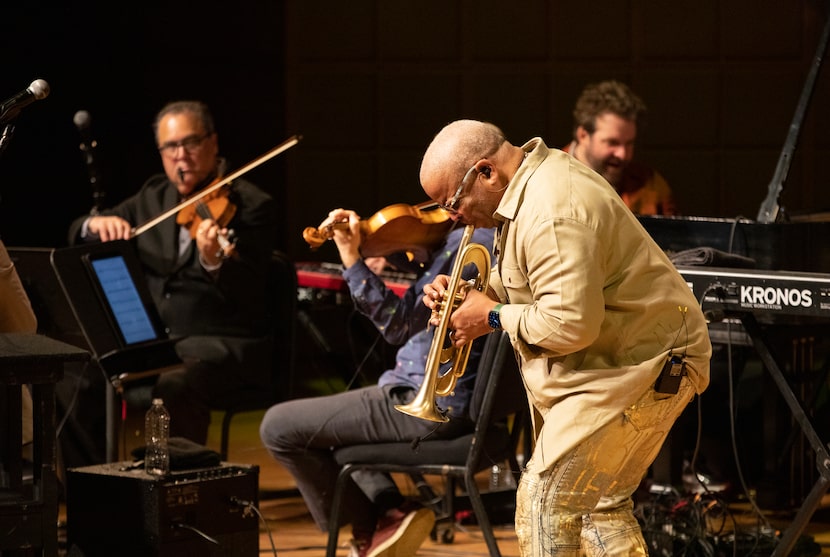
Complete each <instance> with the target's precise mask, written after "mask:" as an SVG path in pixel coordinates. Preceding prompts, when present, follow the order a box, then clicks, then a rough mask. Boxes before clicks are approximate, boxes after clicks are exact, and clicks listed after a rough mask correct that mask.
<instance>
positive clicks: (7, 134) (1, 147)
mask: <svg viewBox="0 0 830 557" xmlns="http://www.w3.org/2000/svg"><path fill="white" fill-rule="evenodd" d="M12 137H14V124H12V123H8V124H6V126H5V127H4V128H3V133H2V134H0V155H2V154H3V151H5V150H6V147H8V145H9V142H10V141H11V140H12Z"/></svg>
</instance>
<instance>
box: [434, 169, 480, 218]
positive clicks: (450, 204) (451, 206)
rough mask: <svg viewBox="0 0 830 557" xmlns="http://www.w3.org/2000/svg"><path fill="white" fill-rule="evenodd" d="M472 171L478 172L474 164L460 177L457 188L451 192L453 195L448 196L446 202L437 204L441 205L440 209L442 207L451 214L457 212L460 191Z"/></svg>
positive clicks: (462, 189)
mask: <svg viewBox="0 0 830 557" xmlns="http://www.w3.org/2000/svg"><path fill="white" fill-rule="evenodd" d="M476 164H478V163H476ZM473 172H478V169H476V165H475V164H474V165H473V166H471V167H470V170H468V171H467V173H466V174H464V177H463V178H461V183H460V184H458V189H457V190H455V193H454V194H453V196H452V197H450V198H449V199H448V200H447V202H446V203H439V204H438V206H439V207H441V208H442V209H444V210H445V211H446V212H448V213H451V214H455V213H457V212H458V210H457V209H456V206H457V205H458V202H459V201H460V200H461V193H462V192H463V191H464V186H465V185H466V184H467V180H469V179H470V176H471V175H472V173H473Z"/></svg>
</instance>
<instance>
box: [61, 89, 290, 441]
mask: <svg viewBox="0 0 830 557" xmlns="http://www.w3.org/2000/svg"><path fill="white" fill-rule="evenodd" d="M153 129H154V133H155V139H156V145H157V146H158V150H159V154H160V155H161V162H162V166H163V167H164V173H163V174H156V175H153V176H151V177H150V178H149V179H148V180H147V181H146V182H145V183H144V185H143V186H142V187H141V189H140V190H139V191H138V193H136V194H135V195H133V196H132V197H129V198H128V199H126V200H124V201H123V202H122V203H120V204H118V205H117V206H115V207H113V208H111V209H108V210H104V211H101V213H100V214H99V215H94V216H85V217H81V218H79V219H77V220H76V221H75V222H74V223H73V224H72V226H71V228H70V233H69V240H70V244H74V243H77V242H79V241H81V240H85V241H97V240H100V241H103V242H107V241H111V240H118V239H130V238H132V237H133V232H132V231H133V230H134V229H135V228H136V227H138V226H141V225H143V224H145V223H148V222H150V221H152V220H153V219H154V218H155V217H158V216H159V215H162V214H163V213H165V212H167V211H169V210H171V209H174V208H175V207H177V206H179V205H181V204H182V201H183V200H184V199H186V198H187V197H188V196H191V195H192V194H194V193H196V192H199V191H200V190H202V189H203V188H205V187H207V186H208V185H210V184H211V183H212V182H214V181H215V180H216V179H217V178H218V177H221V176H222V174H223V172H224V167H225V161H224V159H223V158H222V157H220V156H219V142H218V135H217V132H216V130H215V128H214V120H213V116H212V115H211V113H210V110H209V109H208V107H207V106H206V105H205V104H203V103H202V102H198V101H177V102H173V103H170V104H168V105H166V106H164V107H163V108H162V109H161V110H160V111H159V113H158V114H157V115H156V118H155V121H154V124H153ZM206 199H208V201H207V202H206V203H205V205H206V206H207V209H209V210H214V211H215V210H216V209H217V208H218V209H220V210H221V213H222V215H228V214H231V215H232V218H230V220H229V221H227V222H226V223H223V224H220V223H222V221H223V218H222V216H221V215H216V216H213V215H212V214H211V215H206V214H204V213H203V215H204V216H203V217H201V218H200V217H199V215H198V214H197V213H196V212H195V211H191V212H190V214H191V215H192V216H193V219H192V220H191V221H190V222H182V223H179V222H177V220H181V219H177V218H176V217H175V216H171V217H170V218H168V219H164V220H161V221H160V222H159V223H158V224H157V225H155V226H154V227H152V228H149V229H148V230H146V232H143V233H140V234H138V235H136V236H135V237H134V240H133V246H134V247H135V249H136V252H137V254H138V258H139V260H140V261H141V263H142V266H143V270H144V273H145V275H146V277H147V281H148V283H149V288H150V292H151V294H152V296H153V301H154V302H155V304H156V306H157V308H158V310H159V313H160V316H161V318H162V321H163V322H164V324H165V326H166V328H167V330H168V332H169V334H170V335H171V336H173V337H184V338H183V340H181V341H180V342H178V344H177V347H176V350H177V353H178V355H179V357H180V358H181V359H182V360H183V362H184V363H185V366H184V368H183V369H182V370H180V371H178V370H177V371H171V372H167V373H164V374H162V375H160V376H159V377H158V379H157V381H156V383H155V385H154V387H153V396H154V397H160V398H162V399H163V400H164V404H165V405H166V406H167V408H168V410H169V412H170V416H171V427H170V434H171V435H172V436H180V437H185V438H188V439H190V440H192V441H194V442H196V443H200V444H204V443H205V442H206V441H207V433H208V426H209V423H210V409H211V408H215V407H216V404H217V403H218V402H221V400H222V398H223V396H224V395H225V394H226V393H228V392H230V391H233V390H236V389H238V388H240V387H242V386H263V388H264V387H265V386H266V385H267V384H268V381H269V376H270V371H269V369H270V365H271V355H270V353H271V342H270V337H269V325H268V316H267V315H266V303H265V300H266V279H267V271H268V268H269V265H270V260H271V253H272V250H273V249H274V248H275V239H276V237H277V234H276V226H277V216H276V205H275V202H274V200H273V198H272V197H271V196H270V195H268V194H267V193H265V192H264V191H263V190H262V189H260V188H259V187H257V186H256V185H254V184H253V183H251V182H249V181H248V180H246V179H244V178H237V179H235V180H234V181H233V182H232V183H231V184H230V185H229V186H228V189H227V190H222V191H217V194H216V196H206ZM188 207H190V208H191V209H192V208H193V205H190V206H188ZM230 208H235V212H233V211H232V210H230ZM231 230H232V231H233V238H232V239H229V238H228V236H229V231H231Z"/></svg>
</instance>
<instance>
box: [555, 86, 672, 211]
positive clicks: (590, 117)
mask: <svg viewBox="0 0 830 557" xmlns="http://www.w3.org/2000/svg"><path fill="white" fill-rule="evenodd" d="M573 115H574V129H573V134H574V137H573V141H572V142H571V143H570V144H569V145H567V146H566V147H564V149H563V150H564V151H565V152H568V153H570V154H571V155H573V156H574V157H575V158H576V159H577V160H578V161H580V162H581V163H583V164H585V165H587V166H588V167H590V168H591V169H592V170H594V171H595V172H597V173H598V174H600V175H601V176H602V177H603V178H605V179H606V180H608V183H609V184H611V185H612V186H614V189H616V190H617V193H619V194H620V197H621V198H622V200H623V202H624V203H625V204H626V205H627V206H628V208H629V209H631V210H632V211H633V212H634V213H635V214H637V215H676V214H678V211H677V207H676V205H675V201H674V196H673V194H672V191H671V188H670V187H669V185H668V183H667V182H666V179H665V178H664V177H663V176H662V175H661V174H660V173H659V172H657V171H656V170H654V169H653V168H650V167H648V166H646V165H644V164H642V163H640V162H639V161H635V160H634V147H635V143H636V141H637V131H638V129H639V128H642V127H643V124H644V119H645V115H646V105H645V103H643V101H642V99H640V97H638V96H637V95H636V94H634V92H632V91H631V89H629V88H628V87H627V86H626V85H625V84H623V83H620V82H619V81H603V82H601V83H594V84H591V85H588V86H587V87H585V89H583V91H582V94H581V95H580V96H579V99H577V101H576V106H575V107H574V111H573Z"/></svg>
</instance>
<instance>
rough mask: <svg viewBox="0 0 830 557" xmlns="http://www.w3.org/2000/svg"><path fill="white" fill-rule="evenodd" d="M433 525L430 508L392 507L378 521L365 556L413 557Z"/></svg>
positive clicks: (433, 515)
mask: <svg viewBox="0 0 830 557" xmlns="http://www.w3.org/2000/svg"><path fill="white" fill-rule="evenodd" d="M434 525H435V513H434V512H432V511H431V510H430V509H426V508H423V507H421V508H418V509H412V510H408V511H403V510H400V509H393V510H392V511H390V513H388V514H387V515H386V516H384V517H383V518H381V519H380V520H379V521H378V529H377V530H376V531H375V534H374V535H373V536H372V545H371V547H369V551H368V552H367V553H366V557H414V555H415V553H417V551H418V548H419V547H421V544H422V543H424V540H426V539H427V536H429V533H430V532H431V531H432V527H433V526H434Z"/></svg>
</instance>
